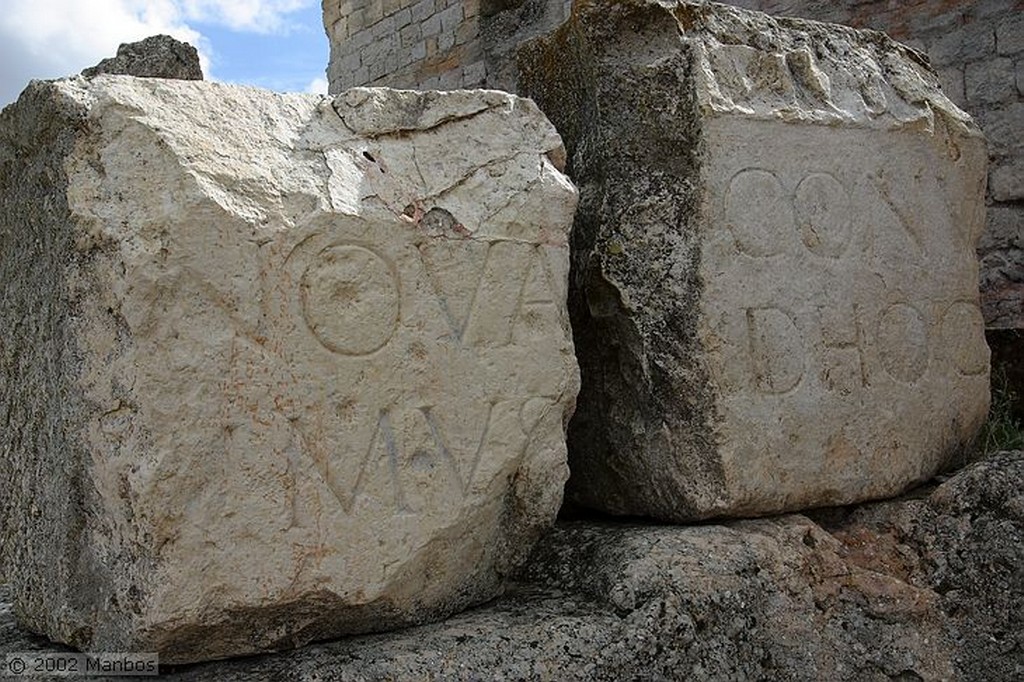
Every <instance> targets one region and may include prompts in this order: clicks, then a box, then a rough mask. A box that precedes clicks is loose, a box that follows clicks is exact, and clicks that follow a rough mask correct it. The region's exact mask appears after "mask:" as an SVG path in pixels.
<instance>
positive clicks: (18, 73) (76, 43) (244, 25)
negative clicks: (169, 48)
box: [0, 0, 316, 106]
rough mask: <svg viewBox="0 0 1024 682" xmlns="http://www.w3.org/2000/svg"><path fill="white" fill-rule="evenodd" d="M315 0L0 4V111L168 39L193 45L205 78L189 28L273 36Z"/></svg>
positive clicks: (199, 40) (205, 49)
mask: <svg viewBox="0 0 1024 682" xmlns="http://www.w3.org/2000/svg"><path fill="white" fill-rule="evenodd" d="M314 2H316V0H87V1H86V0H4V2H3V10H2V12H0V106H2V105H4V104H6V103H8V102H11V101H13V100H14V99H15V98H16V97H17V95H18V93H19V92H20V91H21V90H22V89H24V87H25V85H27V84H28V81H29V80H30V79H32V78H59V77H61V76H67V75H70V74H75V73H78V72H79V71H81V70H82V69H84V68H86V67H88V66H92V65H94V64H96V63H97V62H99V61H100V60H101V59H103V58H105V57H110V56H113V55H114V54H115V53H116V52H117V47H118V45H120V44H121V43H126V42H133V41H136V40H141V39H143V38H145V37H147V36H151V35H156V34H158V33H167V34H170V35H172V36H174V37H175V38H178V39H179V40H184V41H187V42H189V43H192V44H193V45H195V46H196V48H197V49H198V50H199V52H200V58H201V59H202V61H203V70H204V73H207V74H209V63H210V59H209V57H210V54H211V52H212V46H211V45H210V43H209V41H208V40H207V39H206V38H205V37H204V36H203V35H202V33H201V32H200V31H199V30H197V29H196V28H194V27H193V25H192V24H195V23H197V22H205V23H207V24H213V25H220V26H224V27H226V28H228V29H231V30H236V31H246V32H256V33H277V32H284V31H287V30H288V29H289V25H288V21H287V15H288V13H289V12H292V11H294V10H296V9H300V8H302V7H305V6H309V5H312V4H313V3H314Z"/></svg>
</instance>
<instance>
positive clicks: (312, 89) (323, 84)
mask: <svg viewBox="0 0 1024 682" xmlns="http://www.w3.org/2000/svg"><path fill="white" fill-rule="evenodd" d="M327 87H328V86H327V79H326V78H324V77H323V76H317V77H316V78H314V79H313V80H311V81H310V82H309V85H307V86H306V92H308V93H309V94H311V95H326V94H327Z"/></svg>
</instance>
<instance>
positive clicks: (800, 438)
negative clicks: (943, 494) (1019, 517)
mask: <svg viewBox="0 0 1024 682" xmlns="http://www.w3.org/2000/svg"><path fill="white" fill-rule="evenodd" d="M518 64H519V67H518V68H519V91H520V92H521V93H522V94H524V95H527V96H530V97H532V98H533V99H534V100H535V101H536V102H537V103H538V104H539V105H540V107H541V109H543V110H544V111H545V112H546V113H547V114H548V115H549V116H550V117H551V119H552V121H553V122H554V123H555V125H556V127H558V129H559V131H560V132H561V133H562V135H563V138H564V139H565V140H566V146H567V151H568V157H569V166H568V168H569V173H570V176H572V177H573V179H574V180H575V181H576V183H577V185H578V186H579V187H580V194H581V197H582V199H581V205H580V210H579V212H578V214H577V218H576V228H575V231H574V235H573V253H574V255H573V258H574V264H573V281H572V284H571V288H570V297H571V298H570V314H571V315H572V316H573V328H574V332H575V334H576V341H577V351H578V355H579V359H580V366H581V372H582V377H583V387H582V389H581V395H580V401H579V408H578V410H577V412H576V416H575V417H574V419H573V422H572V424H571V425H570V436H569V439H570V469H571V470H572V478H571V480H570V482H569V485H568V488H567V494H568V496H569V497H570V498H571V499H572V500H574V501H576V502H577V503H580V504H583V505H585V506H588V507H592V508H596V509H601V510H604V511H607V512H611V513H614V514H632V515H645V516H654V517H658V518H662V519H669V520H675V521H685V520H692V519H701V518H708V517H715V516H733V515H754V514H766V513H771V512H780V511H785V510H797V509H802V508H807V507H813V506H819V505H833V504H847V503H851V502H855V501H858V500H865V499H871V498H878V497H884V496H889V495H893V494H895V493H898V492H899V491H901V490H903V489H905V488H906V487H908V486H909V485H911V484H913V483H914V482H916V481H921V480H923V479H926V478H928V477H930V476H931V475H933V474H934V473H935V472H936V471H938V470H939V469H941V468H942V467H944V466H946V465H947V464H948V463H949V462H950V461H951V460H952V459H953V458H954V457H955V456H956V455H957V453H958V452H959V451H961V450H962V449H963V448H964V447H965V446H967V445H968V444H969V443H970V442H971V440H972V438H973V437H974V435H975V434H976V432H977V430H978V428H979V426H980V425H981V423H982V421H983V420H984V418H985V414H986V411H987V405H988V371H989V353H988V349H987V347H986V345H985V339H984V335H983V323H982V318H981V313H980V312H979V307H978V285H977V282H978V263H977V258H976V256H975V250H974V249H975V244H976V242H977V240H978V237H979V234H980V232H981V231H982V229H983V226H984V211H985V208H984V186H985V163H986V161H985V159H986V157H985V144H984V140H983V138H982V136H981V134H980V132H979V130H978V129H977V127H976V126H975V125H974V123H973V122H972V120H971V119H970V118H969V117H968V115H967V114H965V113H964V112H962V111H960V110H959V109H957V108H956V107H955V106H954V105H953V104H952V103H951V102H950V101H949V100H948V99H947V98H946V97H945V96H944V95H943V94H942V92H941V90H940V88H939V86H938V81H937V79H936V77H935V75H934V73H932V72H931V71H930V70H929V68H928V67H927V65H926V62H925V60H924V59H923V57H922V56H921V55H919V54H918V53H916V52H915V51H913V50H912V49H910V48H906V47H903V46H901V45H899V44H897V43H895V42H894V41H892V40H890V39H889V38H887V37H886V36H885V35H883V34H880V33H874V32H868V31H857V30H854V29H850V28H847V27H841V26H833V25H827V24H821V23H815V22H809V21H801V20H790V19H773V18H770V17H768V16H767V15H764V14H761V13H756V12H748V11H743V10H739V9H734V8H730V7H726V6H723V5H716V4H713V3H691V2H665V1H659V2H655V1H653V0H626V1H621V2H612V1H610V0H601V1H596V2H593V1H587V2H577V3H576V4H575V6H574V10H573V14H572V18H571V20H570V21H569V23H568V24H566V25H565V26H563V27H562V28H561V29H560V30H559V31H558V32H556V33H554V34H553V35H551V36H549V37H546V38H541V39H538V40H537V41H535V42H533V43H531V44H528V45H527V46H526V47H524V48H523V49H522V50H521V51H520V53H519V61H518Z"/></svg>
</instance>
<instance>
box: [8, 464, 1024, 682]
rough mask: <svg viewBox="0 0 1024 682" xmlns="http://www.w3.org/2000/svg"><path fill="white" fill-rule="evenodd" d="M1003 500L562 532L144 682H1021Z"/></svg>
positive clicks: (1023, 539) (1010, 531)
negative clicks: (336, 637)
mask: <svg viewBox="0 0 1024 682" xmlns="http://www.w3.org/2000/svg"><path fill="white" fill-rule="evenodd" d="M1021 490H1024V453H1022V452H1015V453H1014V452H1007V453H1001V454H998V455H994V456H993V457H991V458H989V459H988V460H986V461H984V462H980V463H978V464H975V465H972V466H971V467H969V468H967V469H965V470H964V471H962V472H960V473H958V474H957V475H956V476H954V477H952V478H951V479H949V480H948V481H946V482H945V483H943V484H942V485H940V486H938V487H937V488H935V489H933V490H930V491H929V490H922V491H916V492H915V494H913V495H910V496H908V497H906V498H903V499H898V500H892V501H887V502H882V503H875V504H866V505H862V506H860V507H855V508H847V509H835V510H828V511H823V512H819V513H817V514H814V515H813V517H812V518H808V517H807V516H802V515H790V516H783V517H778V518H775V519H762V520H748V521H734V522H729V523H725V524H707V525H700V526H690V527H685V526H682V527H679V526H677V527H671V526H650V525H647V526H644V525H639V524H613V523H595V522H592V521H566V522H561V523H559V524H558V526H556V528H555V529H554V530H553V531H552V532H551V533H549V534H548V535H547V536H546V537H545V538H544V539H543V540H542V541H541V543H540V545H539V546H538V547H537V550H536V551H535V552H534V554H533V556H532V557H531V560H530V561H529V562H528V564H527V568H526V570H525V571H524V572H523V573H522V574H520V576H519V581H518V583H517V584H516V585H515V586H514V587H513V588H512V590H511V591H510V593H509V594H507V595H506V596H504V597H502V598H500V599H498V600H496V601H495V602H493V603H491V604H488V605H485V606H482V607H479V608H476V609H473V610H470V611H467V612H466V613H463V614H460V615H457V616H454V617H452V618H451V619H449V620H448V621H446V622H444V623H437V624H432V625H426V626H423V627H417V628H413V629H410V630H405V631H401V632H394V633H388V634H378V635H369V636H362V637H353V638H348V639H345V640H341V641H337V642H330V643H324V644H316V645H311V646H309V647H305V648H303V649H300V650H297V651H293V652H287V653H282V654H276V655H270V656H259V657H252V658H246V659H240V660H233V661H218V662H213V663H207V664H201V665H195V666H188V667H173V668H164V669H163V670H162V671H161V672H162V675H161V679H163V680H167V681H168V682H171V681H174V682H192V681H199V680H211V679H216V680H223V681H224V682H236V681H237V682H242V681H243V680H244V681H245V682H257V681H262V680H267V681H268V682H269V681H272V680H273V681H275V682H276V681H277V680H282V679H288V680H317V679H324V680H326V679H330V680H338V681H339V682H369V681H375V680H446V681H447V680H467V681H468V680H538V681H541V680H551V681H552V682H561V681H563V680H580V681H584V680H585V681H588V682H601V681H608V682H621V681H622V680H758V679H766V680H767V679H770V680H782V679H785V680H807V681H808V682H817V681H818V680H836V681H837V682H839V681H846V680H850V681H853V680H857V681H861V680H890V679H896V680H921V679H924V680H943V679H945V680H977V681H978V682H982V681H985V682H988V681H989V680H1013V679H1020V678H1021V677H1022V676H1024V656H1022V654H1021V652H1022V651H1024V640H1022V638H1024V569H1022V567H1024V515H1022V509H1024V505H1022V499H1021ZM7 599H8V597H3V600H4V601H6V600H7ZM36 650H42V651H53V650H54V647H53V646H52V645H47V644H46V643H45V642H43V641H41V640H40V639H39V638H35V637H32V636H31V635H30V634H29V633H27V632H25V631H24V630H22V629H20V628H18V627H17V625H16V624H15V623H14V621H13V619H12V618H11V616H10V613H9V612H4V611H2V610H0V651H2V652H13V651H36Z"/></svg>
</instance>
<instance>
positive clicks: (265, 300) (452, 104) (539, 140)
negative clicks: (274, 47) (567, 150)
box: [0, 76, 578, 663]
mask: <svg viewBox="0 0 1024 682" xmlns="http://www.w3.org/2000/svg"><path fill="white" fill-rule="evenodd" d="M0 135H2V137H0V197H2V199H0V201H2V202H3V203H2V211H0V221H2V223H0V225H2V230H0V280H2V281H3V297H2V299H0V330H2V334H0V382H2V383H0V415H2V416H3V425H2V428H0V449H2V455H3V456H2V459H0V477H2V478H3V480H4V481H6V482H7V484H6V485H5V486H4V488H3V493H2V495H0V502H2V514H3V517H2V524H3V529H4V537H3V545H2V558H3V571H4V577H5V578H6V579H7V580H8V581H9V582H10V583H11V584H12V589H13V593H14V603H15V609H16V612H17V614H18V616H19V618H20V619H21V621H22V622H23V623H25V624H26V625H27V626H28V627H30V628H31V629H33V630H36V631H39V632H42V633H45V634H47V635H48V636H50V637H52V638H55V639H58V640H61V641H64V642H68V643H70V644H73V645H75V646H78V647H82V648H85V649H89V650H93V651H158V652H160V653H161V655H162V661H163V662H165V663H168V662H180V661H194V660H200V659H207V658H215V657H222V656H228V655H234V654H243V653H247V652H254V651H261V650H273V649H278V648H284V647H290V646H294V645H298V644H301V643H304V642H307V641H311V640H314V639H322V638H325V637H330V636H337V635H341V634H346V633H354V632H366V631H375V630H382V629H387V628H391V627H396V626H401V625H405V624H409V623H418V622H424V621H427V620H430V619H436V618H440V617H443V616H445V615H448V614H450V613H452V612H454V611H456V610H458V609H461V608H464V607H466V606H467V605H470V604H473V603H477V602H480V601H482V600H486V599H489V598H491V597H493V596H494V595H495V594H497V593H498V592H499V590H500V588H501V585H502V581H503V578H504V576H506V575H507V574H508V573H509V571H511V570H512V569H513V568H514V567H515V566H516V565H517V564H519V563H520V562H521V561H522V560H523V559H524V558H525V556H526V554H527V553H528V552H529V551H530V549H531V546H532V544H533V542H534V541H535V539H536V538H537V536H538V535H539V533H540V531H541V530H542V529H543V528H544V527H546V526H548V525H549V524H550V522H551V521H552V520H553V518H554V516H555V514H556V512H557V510H558V508H559V506H560V503H561V498H562V487H563V484H564V482H565V479H566V478H567V476H568V471H567V468H566V461H565V458H566V454H565V436H564V428H565V427H564V423H565V421H566V420H567V419H568V415H569V414H570V413H571V410H572V406H573V404H574V400H575V396H576V392H577V389H578V370H577V367H576V361H575V359H574V354H573V346H572V340H571V335H570V331H569V324H568V317H567V313H566V310H565V297H566V285H567V273H568V250H567V235H568V230H569V227H570V225H571V222H572V215H573V211H574V209H575V205H576V191H575V189H574V188H573V187H572V185H571V184H570V183H569V182H568V180H567V179H566V178H565V176H563V175H562V174H561V173H560V172H559V171H558V170H556V168H555V167H554V165H553V164H552V161H551V160H550V158H549V156H550V157H553V158H556V159H557V158H560V157H561V156H562V148H561V142H560V139H559V137H558V135H557V133H556V132H555V130H554V128H553V127H552V126H551V124H550V123H548V121H547V120H546V119H545V118H544V116H543V115H542V114H541V113H540V112H539V111H538V110H537V108H536V107H535V106H534V105H533V104H532V103H531V102H529V101H527V100H523V99H519V98H516V97H514V96H511V95H507V94H505V93H498V92H484V91H477V92H455V93H447V94H439V93H412V92H404V93H403V92H396V91H389V90H353V91H349V92H348V93H346V94H343V95H340V96H339V97H338V98H337V99H334V100H332V99H329V98H324V97H318V96H308V95H278V94H272V93H268V92H263V91H259V90H254V89H246V88H237V87H229V86H224V85H218V84H210V83H202V82H194V83H193V82H178V81H174V82H171V81H157V80H140V79H133V78H129V77H120V76H98V77H96V78H95V79H93V80H92V81H86V80H84V79H81V78H79V79H73V80H67V81H59V82H55V83H35V84H33V85H32V86H30V87H29V89H28V90H27V91H26V92H25V93H24V94H23V96H22V97H21V99H20V100H19V101H18V102H17V103H16V104H15V105H13V106H11V107H9V108H8V109H6V110H5V111H4V113H3V116H2V120H0Z"/></svg>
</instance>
